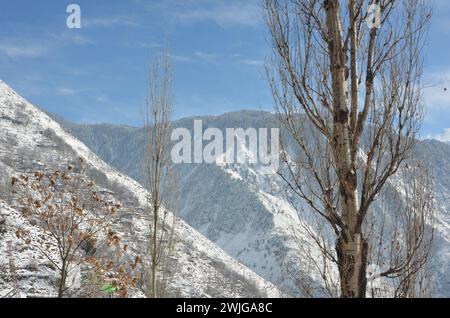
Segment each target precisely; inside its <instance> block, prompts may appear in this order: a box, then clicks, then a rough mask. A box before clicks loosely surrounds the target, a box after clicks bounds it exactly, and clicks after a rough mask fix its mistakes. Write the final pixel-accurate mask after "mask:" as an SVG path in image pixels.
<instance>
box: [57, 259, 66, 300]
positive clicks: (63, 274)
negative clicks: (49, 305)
mask: <svg viewBox="0 0 450 318" xmlns="http://www.w3.org/2000/svg"><path fill="white" fill-rule="evenodd" d="M66 277H67V262H66V261H65V260H63V262H62V267H61V277H60V280H59V286H58V298H62V297H63V293H64V290H65V289H66Z"/></svg>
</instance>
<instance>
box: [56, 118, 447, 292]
mask: <svg viewBox="0 0 450 318" xmlns="http://www.w3.org/2000/svg"><path fill="white" fill-rule="evenodd" d="M194 119H202V121H203V127H204V129H206V128H208V127H216V128H219V129H225V128H227V127H234V128H238V127H241V128H244V129H245V128H248V127H254V128H260V127H277V126H278V124H277V121H276V118H275V116H274V115H273V114H271V113H268V112H260V111H240V112H235V113H228V114H224V115H221V116H208V117H196V118H186V119H182V120H180V121H177V122H175V123H174V126H175V127H186V128H188V129H189V130H191V131H192V129H193V127H192V126H193V120H194ZM59 120H60V122H61V123H62V125H63V126H64V127H66V128H67V129H68V130H69V131H71V132H72V133H73V134H74V135H75V136H77V137H78V138H79V139H80V140H83V142H85V143H86V145H88V147H90V148H91V149H92V150H93V151H94V152H95V153H97V154H98V155H99V156H100V157H101V158H103V159H104V160H105V161H106V162H108V163H110V164H111V165H112V166H114V167H116V168H117V169H119V170H120V171H121V172H123V173H125V174H127V175H129V176H130V177H132V178H134V179H135V180H137V181H140V182H142V181H143V180H144V179H143V176H142V174H141V171H140V170H139V169H137V168H136V167H139V164H140V160H141V159H142V158H143V153H142V151H143V149H144V132H143V130H142V129H139V128H133V127H127V126H115V125H108V124H104V125H75V124H71V123H68V122H65V121H64V120H62V119H59ZM416 152H417V154H418V156H419V157H426V158H427V162H429V163H430V168H431V170H432V172H433V175H434V186H435V194H436V195H435V198H436V206H437V211H436V229H437V233H436V240H435V242H436V246H435V250H436V251H438V252H437V253H435V255H434V258H433V262H432V270H433V272H434V274H435V275H434V284H433V285H434V286H433V287H434V293H435V295H440V296H450V177H449V176H450V161H449V158H450V146H448V145H446V144H444V143H440V142H437V141H422V142H419V143H418V146H417V149H416ZM178 172H179V174H180V178H181V181H180V184H181V185H182V203H183V204H182V209H181V214H180V215H181V217H182V218H183V219H184V220H185V221H186V222H187V223H188V224H190V225H191V226H192V227H194V228H195V229H197V230H198V231H199V232H201V233H202V234H204V235H205V236H206V237H208V238H209V239H210V240H212V241H213V242H215V243H216V244H217V245H218V246H220V247H221V248H223V249H224V250H225V251H227V252H228V253H229V254H230V255H232V256H233V257H235V258H236V259H238V260H239V261H241V262H243V263H244V264H246V265H247V266H248V267H249V268H251V269H252V270H253V271H255V272H256V273H257V274H259V275H261V276H262V277H264V278H265V279H267V280H269V281H270V282H272V283H273V284H275V285H277V286H278V287H279V288H280V289H281V290H283V291H284V292H286V293H289V294H291V295H305V294H306V293H308V291H305V290H304V289H305V288H307V286H306V287H305V286H304V285H305V282H307V283H306V285H308V284H309V285H314V286H317V285H319V283H318V282H319V281H320V279H318V277H317V275H316V274H314V270H312V269H311V268H310V265H309V264H307V263H306V262H305V261H304V260H305V255H304V253H305V250H309V251H310V253H311V254H312V255H313V257H314V256H317V259H319V258H320V257H319V255H318V254H314V253H317V251H316V248H315V244H314V243H313V242H311V239H310V238H309V236H307V235H306V234H305V233H304V232H303V231H302V230H301V229H302V226H301V224H300V222H301V221H300V220H299V218H298V217H297V210H296V209H295V208H294V206H293V204H292V202H291V201H290V200H287V199H286V196H285V195H284V194H285V193H284V189H285V187H284V186H283V182H282V181H281V180H280V179H279V177H278V176H276V175H261V174H259V173H258V171H257V170H256V169H254V167H252V166H249V165H226V166H224V165H214V164H193V165H189V164H185V165H180V166H178ZM395 192H397V190H396V187H395V186H394V185H392V184H391V185H389V184H388V185H387V191H386V193H387V194H386V195H385V197H380V198H379V200H378V202H384V203H387V204H388V207H389V208H391V209H394V208H396V206H395V202H391V201H392V197H393V196H395V195H394V194H393V193H395ZM396 195H398V193H397V194H396ZM299 205H300V208H301V203H299ZM374 206H375V207H376V206H377V205H376V204H375V205H374ZM297 208H299V207H298V206H297ZM299 246H302V248H299ZM305 247H306V248H305ZM299 279H301V280H303V284H300V283H299ZM319 290H320V289H319Z"/></svg>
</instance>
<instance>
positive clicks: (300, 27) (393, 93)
mask: <svg viewBox="0 0 450 318" xmlns="http://www.w3.org/2000/svg"><path fill="white" fill-rule="evenodd" d="M343 3H344V2H343V1H338V0H325V1H322V0H293V1H290V0H265V1H264V7H265V12H266V20H267V24H268V26H269V30H270V34H271V40H272V45H273V50H274V59H273V65H272V66H273V67H272V68H271V67H268V77H269V80H270V84H271V87H272V92H273V96H274V100H275V105H276V110H277V113H278V115H279V118H280V120H281V122H282V123H283V124H284V126H285V127H286V130H287V131H288V133H289V136H290V138H291V139H292V140H293V142H294V145H295V146H294V148H295V150H296V151H297V152H298V158H289V156H288V155H287V154H286V155H285V156H284V161H285V163H286V164H287V169H286V170H284V171H281V172H280V174H281V176H282V177H283V179H284V180H285V181H286V182H287V184H288V185H289V187H290V188H291V190H292V191H293V192H294V193H295V194H297V196H298V197H300V198H302V199H304V200H305V201H306V202H307V204H308V205H309V207H310V209H311V210H312V211H314V212H315V213H317V214H318V215H320V216H322V217H323V218H324V219H325V220H326V221H327V223H328V225H329V227H330V229H331V231H333V232H334V235H335V237H336V243H335V251H336V262H337V265H338V268H339V276H340V290H341V296H342V297H365V296H366V287H367V279H366V266H367V257H368V247H369V244H368V241H367V237H366V236H365V235H364V231H363V225H364V221H365V220H366V218H367V214H368V212H369V209H370V207H371V204H372V203H373V202H374V200H375V199H376V197H377V196H378V195H379V194H380V192H381V191H382V189H383V187H384V185H385V184H386V182H387V181H388V180H389V179H390V178H391V176H393V175H394V174H395V173H396V172H397V171H398V169H399V167H400V165H401V163H402V162H403V161H404V160H405V159H406V158H407V157H408V154H409V153H410V150H411V149H412V147H413V145H414V142H415V136H416V133H417V132H418V130H419V129H420V123H421V119H422V103H421V88H422V84H421V76H422V50H423V45H424V40H425V35H426V30H427V25H428V22H429V20H430V17H431V13H430V11H429V10H428V7H427V5H426V2H425V1H423V0H411V1H402V0H374V1H372V0H370V1H369V0H348V1H345V5H341V4H343ZM370 4H374V5H377V6H378V7H377V8H379V9H380V21H379V22H380V25H379V28H377V27H372V28H369V27H368V26H367V24H366V21H367V19H368V18H369V16H370V14H369V12H368V11H367V8H368V7H369V5H370ZM285 150H286V151H285V152H287V149H285Z"/></svg>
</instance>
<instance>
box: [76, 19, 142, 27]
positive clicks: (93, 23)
mask: <svg viewBox="0 0 450 318" xmlns="http://www.w3.org/2000/svg"><path fill="white" fill-rule="evenodd" d="M139 25H140V22H139V21H138V19H137V18H136V17H132V16H114V17H96V18H85V19H84V20H83V22H82V27H86V28H93V27H97V28H113V27H118V26H122V27H137V26H139Z"/></svg>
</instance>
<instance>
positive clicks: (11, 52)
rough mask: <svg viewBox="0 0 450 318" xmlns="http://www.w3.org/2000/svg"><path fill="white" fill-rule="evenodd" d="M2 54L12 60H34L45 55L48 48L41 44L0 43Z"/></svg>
mask: <svg viewBox="0 0 450 318" xmlns="http://www.w3.org/2000/svg"><path fill="white" fill-rule="evenodd" d="M0 52H2V53H3V54H5V55H6V56H8V57H10V58H34V57H39V56H43V55H45V54H46V53H47V52H48V48H47V47H45V46H43V45H39V44H21V43H0Z"/></svg>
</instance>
